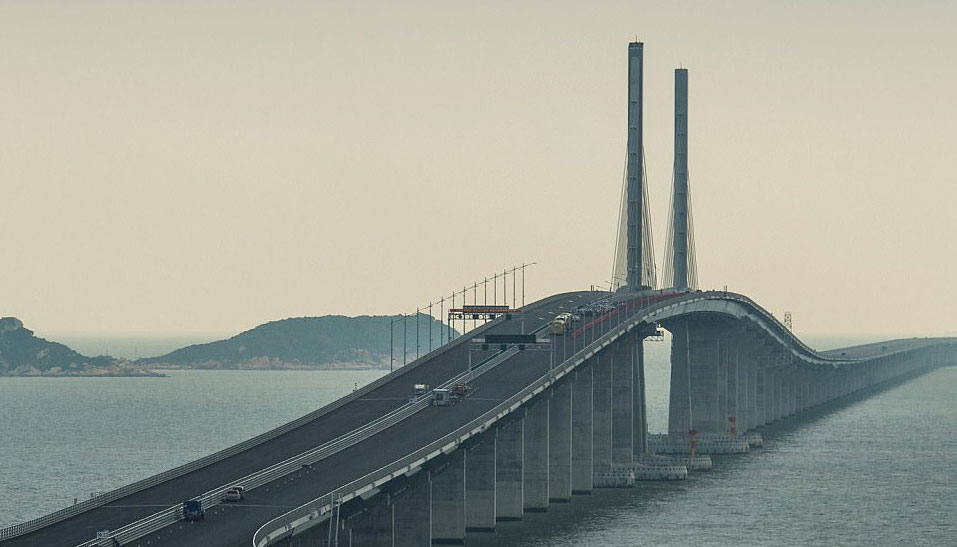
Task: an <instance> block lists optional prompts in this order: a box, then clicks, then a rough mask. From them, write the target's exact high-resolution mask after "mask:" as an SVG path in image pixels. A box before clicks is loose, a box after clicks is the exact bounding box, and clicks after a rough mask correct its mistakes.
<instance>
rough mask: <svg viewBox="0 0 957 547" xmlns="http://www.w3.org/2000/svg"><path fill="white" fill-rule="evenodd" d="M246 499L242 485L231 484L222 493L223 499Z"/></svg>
mask: <svg viewBox="0 0 957 547" xmlns="http://www.w3.org/2000/svg"><path fill="white" fill-rule="evenodd" d="M244 499H246V489H245V488H243V487H242V486H233V487H232V488H230V489H229V490H227V491H226V493H225V494H223V501H243V500H244Z"/></svg>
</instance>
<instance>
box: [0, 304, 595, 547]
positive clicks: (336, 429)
mask: <svg viewBox="0 0 957 547" xmlns="http://www.w3.org/2000/svg"><path fill="white" fill-rule="evenodd" d="M597 296H598V295H597V294H596V293H592V292H576V293H567V294H564V295H558V296H556V297H551V298H548V299H545V300H542V301H539V302H537V303H533V304H530V305H528V306H526V307H525V314H524V315H525V329H526V332H530V331H532V330H534V329H537V328H539V327H541V326H543V325H545V324H546V323H548V322H550V321H551V319H552V318H553V317H554V316H555V315H556V314H557V313H559V312H561V311H565V310H569V309H571V308H574V307H576V306H578V305H580V304H582V303H585V302H588V301H590V300H592V299H594V298H596V297H597ZM520 329H521V322H520V321H518V320H516V319H514V318H513V319H512V320H510V321H506V320H504V319H503V318H500V319H497V320H496V321H495V324H494V325H493V326H492V327H491V329H490V330H489V331H488V332H490V333H517V332H520ZM569 338H571V337H569ZM579 347H580V346H579ZM467 351H468V349H467V344H465V343H460V344H458V345H456V344H454V343H453V344H451V345H450V346H447V348H446V349H445V350H444V351H442V352H440V353H438V354H437V355H435V356H433V357H431V358H430V359H428V360H427V361H425V362H423V363H422V364H421V365H419V366H416V367H408V370H407V372H405V373H402V374H400V375H399V376H397V377H396V378H394V379H393V380H392V381H390V382H388V383H386V384H383V385H382V386H380V387H378V388H377V389H375V390H374V391H371V392H370V393H368V394H366V395H365V396H363V397H362V398H360V399H357V400H354V401H351V402H349V403H347V404H345V405H344V406H342V407H340V408H338V409H335V410H333V411H332V412H330V413H328V414H325V415H323V416H321V417H318V418H316V419H315V420H313V421H311V422H309V423H307V424H304V425H302V426H300V427H299V428H297V429H295V430H293V431H290V432H287V433H285V434H283V435H281V436H279V437H277V438H275V439H272V440H269V441H267V442H265V443H263V444H260V445H258V446H255V447H253V448H250V449H249V450H246V451H244V452H242V453H240V454H237V455H234V456H232V457H230V458H227V459H225V460H222V461H220V462H217V463H214V464H211V465H209V466H206V467H204V468H202V469H199V470H196V471H193V472H191V473H188V474H186V475H183V476H181V477H178V478H175V479H172V480H170V481H167V482H165V483H163V484H160V485H157V486H154V487H151V488H148V489H146V490H143V491H141V492H138V493H136V494H132V495H130V496H127V497H125V498H122V499H119V500H116V501H114V502H112V503H109V504H106V505H103V506H101V507H98V508H95V509H92V510H90V511H87V512H85V513H82V514H80V515H76V516H74V517H72V518H70V519H67V520H64V521H62V522H59V523H56V524H54V525H51V526H49V527H47V528H44V529H42V530H38V531H36V532H33V533H31V534H27V535H24V536H20V537H17V538H13V539H10V540H7V541H5V542H4V543H3V547H21V546H23V547H25V546H36V547H41V546H42V547H58V546H65V547H73V546H75V545H77V544H79V543H82V542H84V541H88V540H90V539H92V538H93V537H94V536H95V533H96V531H97V530H104V529H107V530H115V529H117V528H120V527H122V526H124V525H126V524H129V523H131V522H134V521H136V520H139V519H141V518H144V517H146V516H149V515H151V514H153V513H155V512H157V511H159V510H161V509H163V508H166V507H169V506H172V505H176V504H178V503H181V502H182V501H183V500H184V499H189V498H192V497H195V496H197V495H199V494H202V493H203V492H207V491H209V490H212V489H214V488H216V487H219V486H223V485H228V484H230V483H232V482H235V481H237V479H239V478H240V477H243V476H245V475H248V474H250V473H253V472H255V471H259V470H261V469H264V468H267V467H269V466H271V465H273V464H275V463H278V462H281V461H283V460H286V459H288V458H290V457H293V456H296V455H298V454H300V453H302V452H305V451H307V450H310V449H312V448H315V447H317V446H319V445H322V444H324V443H326V442H328V441H330V440H333V439H335V438H337V437H339V436H341V435H343V434H345V433H348V432H350V431H352V430H354V429H356V428H358V427H361V426H362V425H364V424H366V423H368V422H370V421H372V420H373V419H375V418H377V417H379V416H382V415H384V414H387V413H388V412H390V411H392V410H394V409H396V408H398V407H400V406H402V405H403V404H405V402H406V401H407V398H408V396H409V394H410V392H411V387H412V385H413V384H417V383H425V384H429V385H432V386H435V385H440V384H442V383H443V382H445V381H446V380H448V379H449V378H451V377H453V376H455V375H456V374H458V373H460V372H462V371H463V370H465V368H466V367H467V363H468V355H467ZM547 367H548V356H547V354H546V353H543V352H523V353H520V354H518V355H516V356H514V357H512V358H510V359H508V360H507V361H506V362H504V363H502V364H501V365H499V366H497V367H496V368H494V369H493V370H491V371H489V372H487V373H486V374H484V375H482V376H480V377H479V378H478V379H476V380H475V382H473V389H474V391H473V396H472V397H470V398H468V399H466V400H465V401H464V402H462V403H460V404H459V405H456V406H455V407H451V408H449V407H429V408H427V409H425V410H423V411H421V412H418V413H416V414H415V415H413V416H412V417H410V418H409V419H407V420H404V421H403V422H401V423H399V424H397V425H395V426H393V427H391V428H389V429H387V430H385V431H383V432H381V433H379V434H377V435H375V436H373V437H371V438H369V439H367V440H365V441H363V442H361V443H358V444H356V445H353V446H351V447H349V448H347V449H345V450H343V451H341V452H339V453H337V454H334V455H332V456H330V457H328V458H326V459H324V460H321V461H320V462H317V464H315V465H314V466H313V467H314V469H315V470H314V471H309V472H306V471H300V472H299V473H297V474H293V475H291V476H287V477H285V478H283V479H281V480H280V481H279V484H269V485H265V486H263V487H260V488H257V489H255V490H251V491H249V492H248V493H247V496H246V500H244V501H243V502H240V503H236V504H229V505H226V504H223V505H220V506H216V507H214V508H212V510H211V511H209V512H208V513H207V517H206V520H205V521H203V522H197V523H186V522H179V523H176V524H174V525H173V526H170V527H168V528H167V529H164V530H161V531H160V532H158V533H154V534H151V535H150V536H149V538H143V539H142V540H140V541H139V542H137V541H133V542H132V543H130V544H131V545H137V543H140V544H142V545H146V540H147V539H149V540H150V545H151V546H155V545H157V544H159V545H177V546H191V545H195V546H204V547H207V546H216V545H222V546H232V545H237V546H238V545H244V546H248V545H250V542H251V538H252V535H253V533H254V532H255V530H256V529H257V528H259V526H260V525H261V524H262V523H264V522H266V521H267V520H269V519H271V518H274V517H276V516H278V515H280V514H282V513H285V512H286V511H288V510H290V509H292V508H293V507H297V506H299V505H301V504H303V503H306V502H308V501H310V500H312V499H315V498H316V497H318V496H319V495H322V494H324V493H327V492H329V491H332V490H333V489H335V488H337V487H339V486H341V485H344V484H346V483H348V482H350V481H352V480H354V479H356V478H358V477H361V476H363V475H365V474H367V473H369V472H371V471H374V470H376V469H378V468H380V467H382V466H383V465H386V464H389V463H391V462H393V461H395V460H398V459H400V458H401V457H403V456H405V455H407V454H409V453H411V452H414V451H415V450H416V449H417V448H420V447H422V446H424V445H426V444H428V443H430V442H432V441H434V440H436V439H439V438H441V437H443V436H444V435H446V434H448V433H450V432H451V431H454V430H455V429H456V428H458V427H460V426H461V425H464V424H466V423H468V422H469V421H471V420H472V419H474V418H475V417H476V416H478V415H480V414H481V413H483V412H484V411H486V410H488V409H491V408H493V407H494V406H495V405H496V404H498V403H499V402H500V401H502V400H504V399H506V398H508V397H509V396H511V395H512V394H514V393H517V392H518V391H520V390H521V389H522V388H523V387H525V386H526V385H528V384H529V383H531V382H532V381H534V380H535V379H537V378H539V377H540V376H541V375H542V374H544V373H545V372H546V371H547ZM400 370H404V369H400Z"/></svg>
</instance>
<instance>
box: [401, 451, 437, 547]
mask: <svg viewBox="0 0 957 547" xmlns="http://www.w3.org/2000/svg"><path fill="white" fill-rule="evenodd" d="M430 475H431V473H430V472H429V471H426V470H424V469H420V470H419V471H418V472H416V473H415V474H414V475H412V476H411V477H410V481H409V485H408V486H407V487H406V488H405V489H404V490H403V491H402V492H397V493H396V494H395V495H394V496H392V504H393V513H392V522H393V534H392V545H393V547H418V546H420V545H431V544H432V478H431V476H430Z"/></svg>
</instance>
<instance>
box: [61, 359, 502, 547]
mask: <svg viewBox="0 0 957 547" xmlns="http://www.w3.org/2000/svg"><path fill="white" fill-rule="evenodd" d="M515 353H517V350H516V349H515V348H514V347H509V348H508V349H506V350H504V351H498V352H496V353H495V354H494V355H491V356H489V357H488V358H487V359H485V360H483V361H482V362H480V363H477V364H476V365H475V366H474V367H473V368H472V369H471V370H463V371H462V372H461V373H459V374H458V375H456V376H454V377H452V378H451V379H449V380H447V381H446V382H444V383H443V384H441V385H440V386H438V387H440V388H450V387H451V386H453V385H455V384H456V383H458V382H468V381H471V380H472V379H474V378H478V377H479V376H481V375H482V374H485V373H486V372H488V371H489V370H491V369H493V368H495V367H496V366H498V365H499V364H501V363H502V362H503V361H505V360H506V359H508V358H509V357H511V356H512V355H514V354H515ZM431 402H432V399H431V396H428V397H420V398H418V399H415V400H412V401H410V402H409V403H408V404H406V405H403V406H402V407H400V408H398V409H396V410H394V411H392V412H390V413H388V414H386V415H384V416H381V417H379V418H376V419H375V420H373V421H371V422H369V423H367V424H365V425H363V426H362V427H360V428H357V429H355V430H353V431H350V432H349V433H346V434H345V435H342V436H340V437H337V438H336V439H333V440H331V441H329V442H327V443H324V444H322V445H321V446H318V447H316V448H314V449H311V450H308V451H306V452H303V453H301V454H299V455H297V456H294V457H292V458H289V459H287V460H285V461H282V462H279V463H277V464H275V465H272V466H270V467H268V468H265V469H262V470H260V471H257V472H255V473H251V474H249V475H246V476H245V477H241V478H238V479H236V480H233V481H230V482H228V483H226V484H224V485H221V486H219V487H217V488H214V489H212V490H210V491H208V492H204V493H203V494H201V495H199V496H196V497H193V498H191V499H194V500H199V501H201V502H202V505H203V508H204V509H209V508H210V507H214V506H216V505H218V504H219V503H220V502H221V501H222V499H223V496H224V495H225V494H226V491H228V490H229V489H230V488H232V487H233V486H237V485H241V486H243V488H245V489H246V490H247V491H249V490H253V489H255V488H259V487H260V486H263V485H265V484H269V483H271V482H273V481H275V480H278V479H280V478H282V477H285V476H287V475H289V474H291V473H294V472H296V471H299V470H300V469H303V468H307V467H309V466H310V465H312V464H314V463H316V462H318V461H320V460H322V459H324V458H328V457H329V456H332V455H333V454H336V453H337V452H340V451H342V450H345V449H346V448H349V447H350V446H352V445H354V444H356V443H359V442H362V441H364V440H366V439H368V438H369V437H372V436H373V435H376V434H378V433H380V432H382V431H384V430H386V429H388V428H389V427H392V426H393V425H395V424H397V423H399V422H401V421H402V420H405V419H407V418H408V417H410V416H412V415H413V414H415V413H416V412H419V411H420V410H422V409H424V408H426V407H428V406H429V405H430V404H431ZM182 518H183V515H182V506H181V505H174V506H172V507H168V508H166V509H163V510H162V511H158V512H156V513H154V514H152V515H150V516H148V517H145V518H142V519H140V520H138V521H136V522H133V523H131V524H128V525H126V526H123V527H122V528H119V529H116V530H113V531H112V533H111V538H110V539H106V538H99V539H92V540H90V541H87V542H84V543H81V544H79V545H78V546H77V547H93V546H108V545H110V542H111V541H112V538H116V539H117V540H119V541H121V542H124V543H125V542H128V541H132V540H135V539H138V538H141V537H143V536H145V535H147V534H150V533H152V532H155V531H157V530H161V529H163V528H165V527H167V526H169V525H171V524H173V523H175V522H177V521H179V520H181V519H182Z"/></svg>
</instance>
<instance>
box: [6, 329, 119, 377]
mask: <svg viewBox="0 0 957 547" xmlns="http://www.w3.org/2000/svg"><path fill="white" fill-rule="evenodd" d="M115 365H117V360H116V359H114V358H112V357H107V356H99V357H87V356H85V355H81V354H79V353H77V352H75V351H73V350H72V349H70V348H68V347H67V346H64V345H63V344H59V343H57V342H50V341H48V340H44V339H43V338H38V337H36V336H35V335H34V334H33V331H31V330H29V329H27V328H25V327H24V326H23V322H21V321H20V320H19V319H17V318H15V317H2V318H0V374H47V373H53V374H57V373H74V372H75V373H82V372H85V371H88V370H90V369H94V368H106V367H113V366H115Z"/></svg>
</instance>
